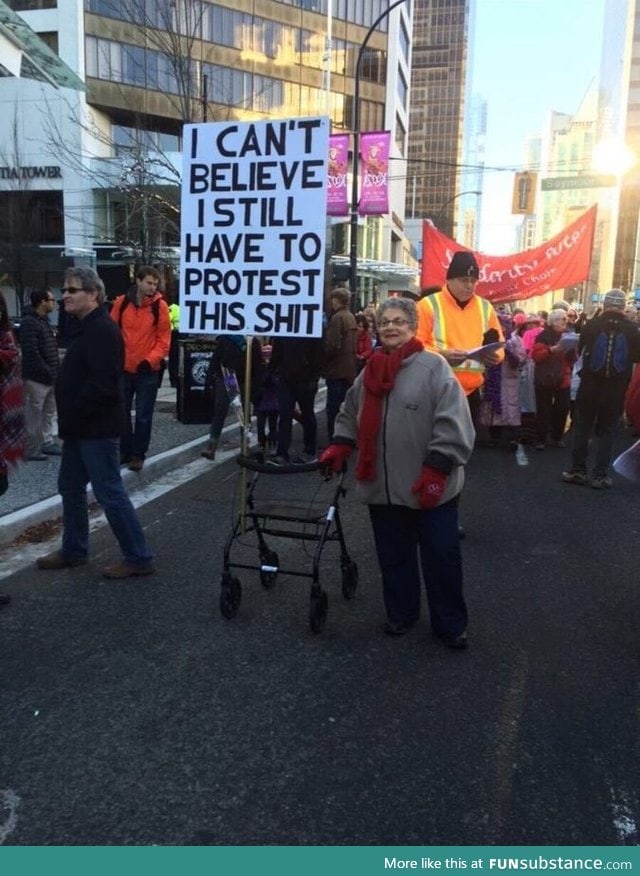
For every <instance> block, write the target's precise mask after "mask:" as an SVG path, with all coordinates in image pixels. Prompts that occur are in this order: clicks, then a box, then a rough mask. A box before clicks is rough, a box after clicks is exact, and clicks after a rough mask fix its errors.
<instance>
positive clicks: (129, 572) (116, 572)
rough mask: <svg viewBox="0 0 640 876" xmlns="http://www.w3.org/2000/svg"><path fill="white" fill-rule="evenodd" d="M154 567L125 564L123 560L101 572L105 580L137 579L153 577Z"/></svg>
mask: <svg viewBox="0 0 640 876" xmlns="http://www.w3.org/2000/svg"><path fill="white" fill-rule="evenodd" d="M154 572H155V567H154V566H153V565H152V564H151V563H146V564H145V565H144V566H134V564H133V563H127V562H126V561H125V560H123V561H122V562H121V563H116V565H115V566H107V568H106V569H103V570H102V575H103V577H105V578H114V579H115V578H137V577H141V576H144V575H153V573H154Z"/></svg>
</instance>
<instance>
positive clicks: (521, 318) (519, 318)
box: [513, 313, 527, 328]
mask: <svg viewBox="0 0 640 876" xmlns="http://www.w3.org/2000/svg"><path fill="white" fill-rule="evenodd" d="M526 321H527V317H526V316H525V315H524V313H516V315H515V316H514V317H513V324H514V326H515V327H516V328H518V327H519V326H521V325H524V323H525V322H526Z"/></svg>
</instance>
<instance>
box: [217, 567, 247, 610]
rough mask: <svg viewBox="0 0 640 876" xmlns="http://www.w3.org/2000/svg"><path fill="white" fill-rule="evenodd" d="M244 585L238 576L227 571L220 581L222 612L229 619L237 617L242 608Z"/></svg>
mask: <svg viewBox="0 0 640 876" xmlns="http://www.w3.org/2000/svg"><path fill="white" fill-rule="evenodd" d="M241 599H242V586H241V584H240V581H239V580H238V579H237V578H232V577H231V575H229V574H228V573H225V574H224V575H223V576H222V581H221V582H220V614H221V615H222V616H223V617H226V618H227V620H231V618H233V617H235V616H236V615H237V613H238V609H239V608H240V601H241Z"/></svg>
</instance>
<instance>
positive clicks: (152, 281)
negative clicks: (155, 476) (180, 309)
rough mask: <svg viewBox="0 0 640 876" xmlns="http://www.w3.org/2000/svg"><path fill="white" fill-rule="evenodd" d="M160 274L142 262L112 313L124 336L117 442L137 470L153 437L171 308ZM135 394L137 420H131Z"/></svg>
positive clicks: (125, 461)
mask: <svg viewBox="0 0 640 876" xmlns="http://www.w3.org/2000/svg"><path fill="white" fill-rule="evenodd" d="M159 281H160V274H159V273H158V271H156V269H155V268H152V267H149V266H148V265H142V266H141V267H139V268H138V270H137V271H136V282H135V284H134V285H133V286H131V288H130V289H129V290H128V291H127V292H126V293H125V294H124V295H120V296H119V297H118V298H116V300H115V301H114V302H113V307H112V308H111V319H112V320H113V321H114V322H115V323H117V325H118V326H119V328H120V332H121V334H122V340H123V341H124V401H125V414H126V417H125V431H124V434H123V436H122V440H121V445H120V456H121V462H122V463H123V464H127V465H128V467H129V469H130V470H131V471H141V470H142V467H143V466H144V460H145V456H146V453H147V450H148V449H149V443H150V441H151V424H152V421H153V411H154V407H155V403H156V396H157V394H158V387H159V385H160V374H161V369H163V367H164V360H165V357H166V356H167V355H168V353H169V346H170V343H171V319H170V317H169V308H168V307H167V304H166V302H165V301H164V299H163V297H162V295H161V294H160V292H158V283H159ZM134 397H135V402H136V423H135V429H134V427H133V426H132V422H131V405H132V403H133V399H134Z"/></svg>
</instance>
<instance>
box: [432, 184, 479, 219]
mask: <svg viewBox="0 0 640 876" xmlns="http://www.w3.org/2000/svg"><path fill="white" fill-rule="evenodd" d="M481 194H482V192H472V191H466V192H458V194H457V195H454V196H453V197H452V198H449V200H448V201H445V202H444V204H443V205H442V206H441V207H440V209H439V210H438V212H437V214H436V217H435V219H432V220H431V221H432V222H433V224H434V225H435V226H436V228H438V222H439V221H440V219H441V218H442V216H443V215H444V211H445V210H446V209H447V207H448V206H449V204H452V203H453V202H454V201H455V200H456V198H461V197H462V196H463V195H476V196H478V197H479V196H480V195H481Z"/></svg>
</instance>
